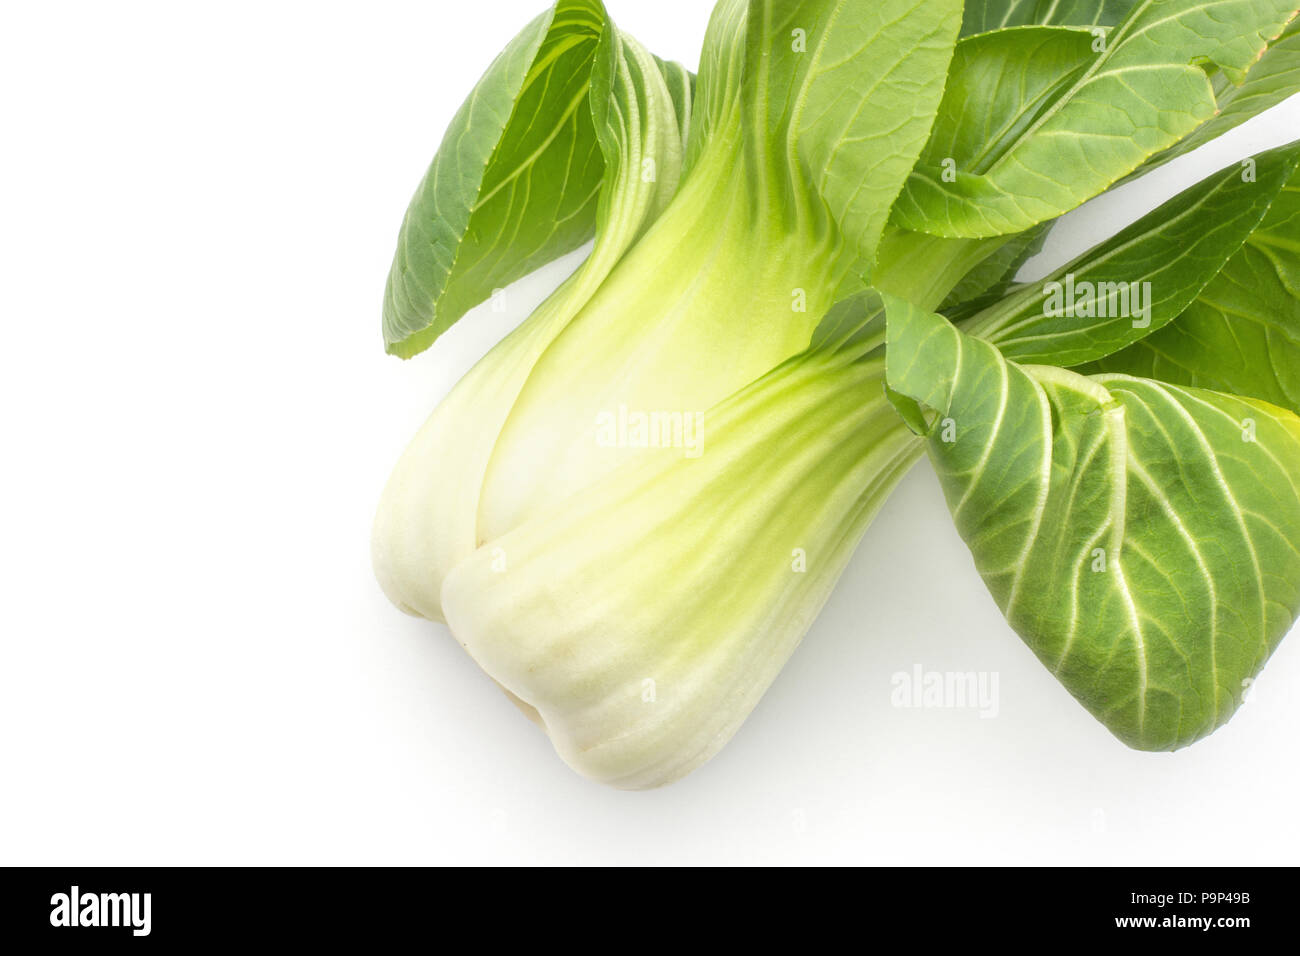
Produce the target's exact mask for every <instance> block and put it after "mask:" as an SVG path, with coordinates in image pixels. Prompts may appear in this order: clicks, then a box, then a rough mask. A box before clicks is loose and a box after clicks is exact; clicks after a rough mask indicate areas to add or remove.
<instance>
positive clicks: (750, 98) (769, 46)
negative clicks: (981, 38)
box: [744, 0, 961, 266]
mask: <svg viewBox="0 0 1300 956" xmlns="http://www.w3.org/2000/svg"><path fill="white" fill-rule="evenodd" d="M960 21H961V3H960V0H927V2H926V3H924V4H917V3H916V2H915V0H805V2H802V3H788V2H780V0H750V3H749V12H748V27H747V40H746V57H745V88H744V109H745V113H746V115H747V116H748V117H749V119H750V125H749V128H748V131H747V136H748V137H749V139H750V141H749V145H750V147H751V157H750V160H751V161H752V162H753V163H754V166H755V168H756V169H757V170H758V171H759V175H760V177H761V178H760V182H759V184H757V185H758V192H759V195H760V201H761V202H770V201H772V197H779V196H782V195H787V196H794V197H796V199H797V198H798V197H799V196H800V195H801V194H804V193H806V192H808V191H809V190H811V192H812V193H813V194H814V195H815V196H816V197H818V198H819V200H820V201H821V202H822V203H824V204H825V207H826V209H827V210H828V211H829V213H830V216H831V218H832V219H833V220H834V221H835V223H836V224H837V225H838V227H839V231H840V232H841V234H842V235H843V236H844V237H845V240H846V241H847V244H848V247H849V250H850V254H851V255H853V256H854V257H856V258H857V259H858V260H859V261H861V262H862V263H864V264H866V265H868V266H869V265H870V264H871V263H872V262H874V259H875V252H876V248H877V246H878V245H879V242H880V237H881V234H882V232H883V231H884V227H885V224H886V222H887V221H888V219H889V209H890V206H891V205H892V204H893V202H894V199H895V198H896V197H897V196H898V193H899V190H901V189H902V187H903V182H904V180H905V179H906V178H907V175H908V172H909V171H910V170H911V168H912V166H913V165H914V164H915V163H916V161H917V158H918V157H919V156H920V154H921V149H922V147H923V146H924V145H925V142H926V139H927V137H928V136H929V134H930V127H931V124H932V123H933V121H934V116H935V112H936V110H937V109H938V107H939V102H940V97H941V94H942V85H941V84H940V83H937V82H935V78H936V77H940V76H943V75H944V72H945V71H946V70H947V69H948V63H949V61H950V59H951V57H952V51H953V44H954V42H955V41H956V38H957V31H958V28H959V26H960ZM792 180H793V182H792ZM787 212H788V213H789V214H790V215H791V216H794V217H796V218H797V219H798V221H799V223H800V226H801V227H802V228H809V227H810V226H811V225H813V224H812V223H809V221H808V216H809V215H815V214H816V209H815V207H814V209H813V210H812V211H811V212H810V211H808V210H805V209H803V208H801V207H800V206H799V205H798V204H796V205H795V206H794V208H792V209H790V210H787Z"/></svg>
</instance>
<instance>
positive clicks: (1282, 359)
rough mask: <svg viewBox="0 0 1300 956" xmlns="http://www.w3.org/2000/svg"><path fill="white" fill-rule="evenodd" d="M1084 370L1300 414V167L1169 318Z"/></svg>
mask: <svg viewBox="0 0 1300 956" xmlns="http://www.w3.org/2000/svg"><path fill="white" fill-rule="evenodd" d="M1088 370H1089V371H1111V372H1126V373H1129V374H1132V375H1142V376H1145V377H1147V378H1154V379H1159V380H1160V381H1162V382H1169V383H1171V384H1176V385H1192V386H1199V387H1202V388H1212V389H1217V390H1219V391H1227V392H1233V393H1235V394H1238V395H1249V396H1251V397H1252V398H1257V399H1262V400H1264V401H1267V402H1271V403H1272V404H1274V405H1280V406H1282V407H1283V408H1288V409H1290V410H1291V411H1293V412H1297V413H1300V174H1295V175H1293V176H1292V178H1291V181H1290V183H1289V184H1288V185H1287V187H1286V188H1285V189H1284V190H1283V191H1282V192H1281V193H1280V194H1279V195H1278V197H1277V199H1276V200H1275V201H1274V203H1273V206H1272V208H1270V209H1269V212H1268V215H1267V216H1266V217H1265V218H1264V221H1263V222H1262V223H1261V224H1260V227H1259V228H1258V229H1257V230H1256V231H1255V232H1254V233H1252V234H1251V236H1250V238H1249V239H1247V240H1246V242H1245V244H1244V245H1243V246H1242V247H1241V249H1240V250H1238V252H1237V253H1236V255H1234V256H1233V257H1232V258H1231V259H1230V260H1229V261H1228V264H1227V265H1226V266H1224V268H1223V270H1222V271H1221V272H1220V273H1219V274H1218V275H1217V276H1216V277H1215V278H1214V280H1213V281H1212V282H1210V284H1209V285H1207V286H1206V287H1205V288H1204V289H1202V290H1201V293H1200V295H1198V296H1197V297H1196V301H1195V302H1193V303H1192V304H1191V305H1190V306H1189V307H1188V309H1187V311H1185V312H1184V313H1183V314H1182V315H1180V316H1179V317H1178V319H1177V320H1176V321H1175V322H1174V323H1173V324H1171V325H1169V326H1167V327H1165V328H1163V329H1161V330H1160V331H1158V332H1156V333H1155V334H1154V335H1151V336H1150V337H1148V338H1145V339H1143V340H1142V341H1141V342H1138V343H1137V344H1135V345H1133V346H1131V347H1129V348H1127V349H1125V350H1124V351H1122V352H1117V353H1116V354H1114V355H1111V356H1108V357H1107V358H1105V359H1103V360H1102V361H1101V362H1099V363H1097V364H1095V365H1093V366H1090V367H1089V369H1088Z"/></svg>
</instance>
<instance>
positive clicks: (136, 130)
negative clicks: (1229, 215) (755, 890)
mask: <svg viewBox="0 0 1300 956" xmlns="http://www.w3.org/2000/svg"><path fill="white" fill-rule="evenodd" d="M542 6H544V0H523V2H513V0H512V2H505V0H482V2H477V3H471V4H463V3H450V2H431V0H424V2H419V3H410V4H401V3H371V4H364V5H362V4H353V5H343V4H325V3H312V4H307V3H302V4H290V3H275V4H263V3H228V4H222V5H219V6H214V7H209V8H206V9H207V10H208V11H210V12H204V8H201V7H200V6H199V5H181V4H173V3H158V4H143V3H124V4H112V5H110V4H97V3H94V4H92V3H87V4H81V5H73V4H21V5H20V4H11V5H8V6H7V7H6V12H5V14H4V16H3V20H2V21H0V90H3V91H4V93H3V98H2V99H0V129H3V131H4V132H3V137H4V145H3V148H2V149H0V173H2V175H0V331H2V334H3V347H2V348H0V400H2V402H3V404H2V406H0V407H2V408H3V419H2V421H3V446H2V448H0V467H2V468H3V472H2V473H0V490H2V492H3V493H2V494H0V541H2V542H3V549H2V550H0V562H3V564H2V566H0V575H2V576H0V640H2V641H3V645H2V649H0V863H40V864H142V863H157V864H168V863H272V862H274V863H362V862H367V863H399V862H400V863H435V862H441V863H452V862H459V863H499V862H554V863H578V862H591V863H594V862H606V863H669V862H674V863H702V862H732V863H776V862H832V861H834V862H854V863H918V864H920V863H1104V862H1115V863H1149V864H1158V863H1168V864H1173V863H1227V862H1232V863H1259V862H1272V863H1285V862H1292V863H1293V862H1296V861H1297V858H1298V856H1300V853H1298V851H1300V817H1298V816H1297V814H1296V812H1295V794H1296V788H1297V784H1300V770H1298V769H1297V760H1296V752H1297V743H1296V742H1297V740H1300V711H1298V710H1297V708H1296V707H1295V706H1294V705H1293V704H1292V703H1291V702H1290V700H1289V698H1290V697H1291V696H1292V694H1294V692H1295V690H1296V689H1297V688H1300V640H1297V638H1295V637H1292V638H1291V643H1289V644H1288V643H1284V644H1283V646H1282V648H1281V650H1280V651H1279V652H1278V653H1277V655H1276V656H1275V658H1274V660H1273V661H1272V663H1271V664H1270V665H1269V667H1268V668H1267V669H1266V670H1265V672H1264V675H1263V677H1262V678H1261V680H1260V681H1259V682H1258V684H1257V688H1256V693H1255V699H1254V700H1253V701H1252V702H1251V703H1249V704H1248V705H1247V706H1246V707H1244V708H1243V710H1242V711H1241V713H1239V714H1238V716H1237V717H1236V718H1235V719H1234V720H1233V721H1232V722H1231V723H1230V724H1229V725H1228V726H1227V727H1226V728H1224V729H1223V730H1221V731H1219V732H1218V733H1217V734H1215V735H1214V736H1213V737H1211V738H1210V739H1208V740H1206V741H1204V742H1202V743H1199V744H1197V745H1196V746H1195V747H1192V748H1190V749H1188V750H1185V751H1182V752H1179V753H1176V754H1143V753H1135V752H1131V751H1129V750H1126V749H1125V748H1124V747H1123V746H1122V745H1120V744H1119V743H1117V742H1116V741H1115V740H1114V739H1112V738H1111V736H1110V735H1109V734H1108V733H1107V732H1106V731H1105V730H1104V729H1103V728H1102V727H1101V726H1100V725H1099V724H1098V723H1097V722H1096V721H1094V720H1093V718H1092V717H1090V716H1089V715H1088V714H1087V713H1086V712H1085V711H1084V710H1083V709H1082V708H1081V707H1079V706H1078V705H1077V704H1076V703H1075V702H1074V701H1073V700H1072V699H1071V698H1070V697H1069V696H1068V695H1067V694H1066V692H1065V691H1064V690H1062V689H1061V687H1060V686H1059V685H1058V684H1057V683H1056V681H1055V680H1054V679H1053V678H1052V677H1051V675H1050V674H1048V672H1047V671H1046V670H1045V669H1044V668H1043V667H1042V666H1040V665H1039V664H1038V662H1037V661H1036V660H1035V659H1034V657H1033V656H1032V655H1031V654H1030V653H1029V651H1028V650H1027V649H1026V648H1025V647H1024V646H1023V645H1022V644H1021V643H1020V641H1019V640H1018V639H1017V638H1016V636H1015V635H1014V634H1013V633H1011V632H1010V630H1009V629H1008V628H1007V626H1006V624H1005V623H1004V622H1003V620H1002V618H1001V615H1000V614H999V613H998V611H997V609H996V608H995V606H994V604H993V602H992V600H991V599H990V598H989V597H988V596H987V594H986V593H985V591H984V588H983V586H982V584H981V583H980V581H979V579H978V577H977V576H976V574H975V571H974V569H973V566H972V563H971V559H970V557H969V554H968V553H967V551H966V549H965V548H964V546H963V545H962V543H961V541H960V540H959V539H958V537H957V536H956V534H955V532H954V531H953V529H952V525H951V522H950V520H949V518H948V515H947V511H946V509H945V507H944V504H943V502H942V499H941V497H940V494H939V491H938V487H937V484H936V482H935V481H934V479H933V477H932V475H931V473H930V470H929V467H928V465H925V464H923V465H921V466H919V467H918V469H917V470H916V472H914V473H913V475H912V476H911V477H910V478H909V479H908V480H907V481H906V482H905V484H904V485H903V487H902V488H901V490H900V491H899V493H898V494H897V495H896V496H895V497H894V499H893V500H892V501H891V502H890V503H889V505H888V506H887V508H886V509H885V511H884V513H883V514H882V515H881V517H880V519H879V521H878V523H877V525H876V526H875V527H874V529H873V530H872V531H871V532H870V533H869V534H868V536H867V538H866V540H865V542H864V544H863V546H862V548H861V549H860V551H859V553H858V554H857V556H856V558H855V559H854V561H853V563H852V565H851V566H850V567H849V569H848V572H847V573H846V575H845V577H844V580H843V582H842V584H841V586H840V588H839V589H838V591H837V592H836V594H835V596H834V597H833V599H832V600H831V602H830V604H829V605H828V607H827V608H826V611H825V613H824V614H823V615H822V617H821V619H820V620H819V621H818V622H817V624H816V626H815V627H814V628H813V629H812V631H811V633H810V634H809V635H808V637H807V639H806V641H805V643H804V645H803V647H802V648H801V649H800V651H799V652H798V653H797V654H796V655H795V657H794V659H793V660H792V661H791V663H790V664H789V666H788V667H787V668H786V670H785V672H784V673H783V675H782V676H781V677H780V679H779V680H778V681H777V683H776V685H775V686H774V687H773V689H772V691H771V692H770V693H769V694H768V695H767V697H766V698H765V699H764V700H763V702H762V704H761V705H760V706H759V707H758V709H757V711H756V712H755V713H754V715H753V716H752V718H751V719H750V720H749V722H748V723H747V724H746V725H745V727H744V728H742V730H741V732H740V733H739V734H738V735H737V737H736V738H735V740H734V741H733V742H732V743H731V745H730V746H729V747H727V748H726V749H725V750H724V751H723V752H722V754H721V755H720V756H718V757H717V758H716V759H715V760H713V761H712V762H711V763H710V764H708V765H706V766H705V767H704V768H703V769H701V770H699V771H698V772H696V773H695V774H694V775H692V776H691V777H688V778H687V779H686V780H684V781H682V782H680V783H678V784H675V785H673V786H671V787H669V788H666V789H663V790H659V791H655V792H650V793H621V792H616V791H612V790H606V789H602V788H601V787H598V786H596V785H594V784H591V783H588V782H586V781H584V780H582V779H580V778H578V777H577V776H575V775H574V774H573V773H572V772H570V771H569V770H568V769H567V768H566V767H565V766H564V764H562V763H561V762H560V761H559V759H558V758H556V757H555V756H554V754H553V753H552V752H551V749H550V747H549V745H548V743H547V741H546V739H545V737H544V736H542V735H541V734H540V733H539V732H538V731H537V730H536V729H535V728H534V727H533V726H532V725H531V724H529V723H528V722H526V721H525V720H524V719H523V718H522V717H520V715H519V714H518V713H517V712H516V711H515V709H514V708H513V707H512V706H511V705H510V704H509V703H508V702H507V701H506V699H505V698H504V697H503V696H502V695H501V694H499V693H498V692H497V691H496V689H495V688H494V687H493V686H492V684H491V683H490V682H489V681H488V679H487V678H486V677H485V676H483V675H482V674H481V673H480V672H479V671H478V670H477V668H476V667H475V666H474V665H473V664H472V662H471V661H470V660H469V659H468V657H467V656H466V655H465V654H464V653H463V652H462V651H461V650H460V649H459V648H458V647H457V645H456V644H455V643H454V642H453V641H452V640H451V639H450V638H449V637H448V635H447V633H446V632H445V631H444V630H442V629H440V628H439V627H436V626H434V625H430V624H427V623H423V622H420V621H416V620H414V619H411V618H407V617H405V616H403V615H401V614H399V613H398V612H397V611H395V610H394V609H393V608H391V607H390V606H389V605H388V604H387V603H386V602H385V600H384V598H383V597H382V595H381V594H380V592H379V589H378V587H377V586H376V585H375V583H374V581H373V578H372V576H371V572H370V567H369V556H368V533H369V525H370V519H371V516H372V512H373V509H374V506H375V504H376V501H377V498H378V495H379V492H380V489H381V487H382V485H383V482H384V480H385V478H386V476H387V473H388V471H389V469H390V468H391V466H392V465H393V463H394V461H395V460H396V458H397V455H398V454H399V452H400V450H401V449H402V447H403V446H404V445H405V443H406V441H407V440H408V439H409V438H410V436H411V435H412V434H413V433H414V431H415V429H416V428H417V426H418V425H419V424H420V422H421V421H422V420H423V419H424V418H425V416H426V415H427V414H428V412H429V411H430V410H431V409H432V407H433V406H434V404H435V403H436V401H437V400H438V398H439V397H440V396H441V395H442V394H443V393H444V392H445V391H446V390H447V389H448V388H449V387H450V385H451V384H452V383H453V382H454V380H455V379H456V378H457V377H458V376H459V375H460V374H461V373H462V372H463V371H464V370H465V368H467V366H468V364H469V363H470V362H471V361H472V360H473V358H474V357H476V356H477V355H478V354H481V353H482V352H483V351H484V350H485V349H486V348H487V347H488V346H489V345H490V344H491V342H492V341H493V340H494V338H496V337H497V336H499V335H500V334H501V332H502V331H503V330H504V329H505V328H506V327H507V326H508V324H509V322H513V321H517V320H518V319H519V318H521V317H522V315H523V314H524V313H525V312H526V311H527V309H526V306H527V304H528V302H535V301H537V300H538V299H539V298H540V296H541V295H542V294H543V293H544V292H545V291H546V286H547V284H554V283H555V282H556V281H557V279H558V278H559V277H560V275H562V272H563V268H564V267H566V266H567V267H568V268H571V267H572V265H573V264H574V261H575V260H574V259H573V257H570V259H569V260H568V261H567V263H566V264H564V265H562V267H561V268H560V269H555V268H552V269H550V270H548V271H547V272H546V273H545V274H544V275H542V276H539V277H534V279H533V280H529V281H526V282H525V284H524V288H523V289H522V290H520V291H519V292H518V293H516V294H514V295H512V298H511V301H512V303H513V305H514V306H515V307H516V308H515V310H514V311H513V313H512V314H511V315H508V316H504V317H503V316H500V315H493V314H491V313H490V312H486V311H484V310H479V311H477V312H475V313H473V314H471V315H470V316H468V317H467V318H466V319H465V320H463V321H462V323H461V324H460V325H459V326H458V327H457V328H456V329H455V330H453V332H452V333H451V334H449V335H448V336H446V338H445V339H444V340H443V341H442V342H440V343H439V347H438V348H436V349H434V350H433V351H432V352H431V353H426V354H424V355H423V356H421V357H419V358H418V359H416V360H414V361H411V362H407V363H402V362H400V361H398V360H396V359H393V358H389V357H386V356H385V355H384V354H383V348H382V342H381V339H380V332H379V311H380V300H381V294H382V290H383V283H384V277H385V275H386V272H387V268H388V264H389V260H390V256H391V254H392V251H393V247H394V240H395V237H396V232H397V227H398V225H399V222H400V220H401V216H402V213H403V211H404V209H405V207H406V203H407V200H408V198H409V196H410V194H411V192H412V191H413V189H414V187H415V185H416V183H417V182H418V181H419V178H420V176H421V175H422V174H423V172H424V169H425V167H426V165H427V164H428V162H429V159H430V157H431V156H432V155H433V152H434V150H435V149H436V147H437V145H438V142H439V140H440V138H441V134H442V131H443V128H444V126H445V124H446V123H447V122H448V120H449V119H450V118H451V116H452V113H453V112H454V110H455V109H456V107H457V106H458V105H459V103H460V101H461V100H462V99H463V97H464V95H465V94H466V93H467V92H468V90H469V89H470V87H471V86H472V84H473V82H474V81H475V80H476V79H477V77H478V75H479V74H480V73H481V72H482V70H483V69H484V68H485V67H486V66H487V64H488V63H489V61H490V60H491V59H492V57H493V56H495V54H496V53H497V52H498V51H499V50H500V48H501V47H502V46H504V45H505V43H506V42H507V41H508V40H509V39H510V37H511V36H512V35H513V34H514V33H516V32H517V31H518V30H519V29H520V28H521V27H522V26H523V24H524V23H525V22H526V21H527V20H528V19H530V18H531V17H532V16H533V15H534V14H535V13H537V12H539V11H540V9H541V7H542ZM610 6H611V7H612V12H613V14H614V16H615V18H616V19H617V20H618V21H619V22H620V24H621V25H622V26H624V27H626V28H628V29H629V30H631V31H632V32H633V33H634V34H635V35H637V36H638V37H639V38H641V39H642V40H643V41H645V42H646V43H647V44H648V45H649V46H650V47H651V48H652V49H654V50H656V51H657V52H659V53H660V54H662V55H665V56H668V57H672V58H677V59H680V60H682V61H684V62H686V63H687V64H689V65H691V66H694V65H695V63H696V62H697V61H698V46H699V42H700V38H701V37H702V35H703V29H704V24H705V21H706V19H707V15H708V7H709V4H707V3H705V2H703V0H680V2H672V0H655V2H654V3H645V2H632V0H610ZM1297 134H1300V101H1297V100H1292V101H1291V102H1290V103H1288V104H1284V106H1283V107H1282V108H1279V109H1277V110H1275V111H1273V112H1271V113H1270V114H1267V115H1265V116H1263V117H1261V118H1259V119H1258V120H1256V121H1254V122H1253V123H1251V124H1250V125H1249V126H1248V127H1246V128H1244V129H1242V130H1239V131H1238V132H1237V133H1236V134H1234V135H1232V136H1230V137H1227V138H1225V140H1224V141H1222V142H1221V143H1219V144H1216V145H1214V146H1213V148H1211V149H1210V150H1208V151H1203V152H1201V153H1198V154H1196V155H1194V156H1192V157H1190V158H1189V159H1188V160H1186V161H1182V162H1179V163H1177V164H1175V165H1174V166H1172V167H1170V168H1168V169H1166V170H1163V171H1161V172H1160V173H1158V174H1156V175H1154V176H1151V177H1148V178H1146V179H1144V180H1142V182H1141V183H1140V184H1138V185H1136V186H1134V187H1131V188H1128V189H1126V190H1124V191H1123V192H1122V193H1121V194H1119V195H1114V196H1110V197H1107V199H1105V200H1103V201H1101V202H1097V203H1094V204H1092V205H1091V206H1089V207H1087V208H1085V209H1084V210H1082V211H1081V212H1080V213H1078V214H1075V215H1072V216H1071V217H1070V219H1069V223H1068V225H1067V226H1065V227H1063V228H1061V229H1059V230H1058V231H1057V233H1056V234H1054V238H1053V242H1052V247H1051V248H1050V249H1049V250H1048V252H1047V254H1046V258H1047V259H1048V260H1051V262H1053V263H1054V262H1060V261H1062V260H1063V259H1064V258H1065V257H1066V256H1067V255H1068V254H1071V253H1074V252H1078V251H1081V250H1082V249H1084V248H1086V247H1087V246H1088V245H1090V244H1091V243H1092V242H1093V241H1095V240H1097V239H1100V238H1102V237H1104V236H1106V235H1108V234H1110V233H1111V232H1113V231H1114V230H1115V229H1117V228H1118V227H1120V226H1121V225H1123V224H1124V223H1125V222H1127V221H1130V220H1132V219H1134V218H1136V217H1137V216H1138V215H1139V214H1140V213H1142V212H1144V211H1145V210H1147V209H1149V208H1151V207H1152V206H1154V205H1156V204H1158V203H1159V202H1160V201H1161V200H1163V199H1164V198H1167V197H1168V196H1169V195H1172V194H1173V193H1174V192H1176V191H1178V190H1179V189H1180V188H1182V187H1183V186H1185V185H1188V184H1190V183H1192V182H1194V181H1195V180H1197V179H1199V178H1200V177H1202V176H1203V175H1205V174H1207V173H1209V172H1210V171H1212V170H1214V169H1216V168H1218V167H1220V166H1222V165H1225V164H1226V163H1228V162H1231V161H1233V160H1235V159H1237V158H1239V157H1241V156H1244V155H1247V154H1249V153H1251V152H1254V151H1256V150H1259V149H1262V148H1265V147H1267V146H1270V145H1275V144H1278V143H1281V142H1284V141H1286V140H1288V139H1290V138H1292V137H1294V136H1296V135H1297ZM1040 271H1041V269H1040ZM918 663H919V664H921V665H922V666H924V667H925V668H926V669H928V670H974V671H991V672H997V673H998V674H999V675H1000V690H1001V695H1000V696H1001V700H1000V712H999V715H998V716H997V717H996V719H981V718H980V717H979V715H978V714H977V713H976V712H975V711H972V710H900V709H895V708H894V707H892V706H891V704H890V690H891V687H890V677H891V675H892V674H894V673H895V672H897V671H908V670H910V669H911V668H912V667H913V666H914V665H916V664H918Z"/></svg>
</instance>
